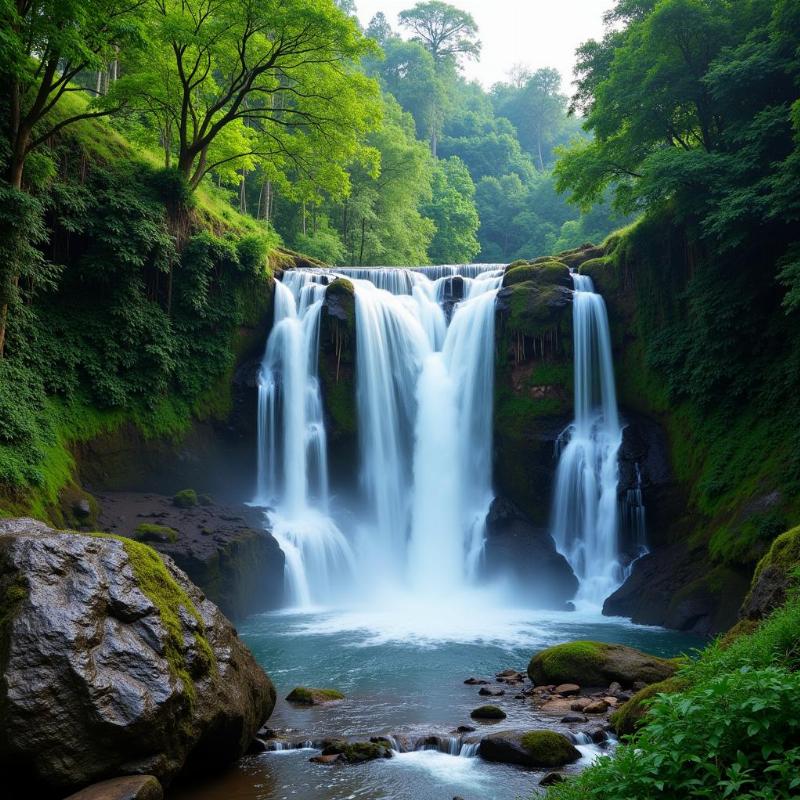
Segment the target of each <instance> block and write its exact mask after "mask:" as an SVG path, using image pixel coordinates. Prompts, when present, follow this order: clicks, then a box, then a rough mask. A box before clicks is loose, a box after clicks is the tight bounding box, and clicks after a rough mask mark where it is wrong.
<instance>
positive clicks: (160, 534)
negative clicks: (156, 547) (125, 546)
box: [133, 522, 178, 544]
mask: <svg viewBox="0 0 800 800" xmlns="http://www.w3.org/2000/svg"><path fill="white" fill-rule="evenodd" d="M133 535H134V537H135V538H137V539H138V540H139V541H140V542H161V543H166V542H170V543H173V544H174V543H175V542H177V541H178V531H176V530H175V528H170V527H169V526H167V525H157V524H155V523H153V522H143V523H141V525H137V526H136V528H135V529H134V531H133Z"/></svg>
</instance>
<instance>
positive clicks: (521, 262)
mask: <svg viewBox="0 0 800 800" xmlns="http://www.w3.org/2000/svg"><path fill="white" fill-rule="evenodd" d="M530 263H531V262H530V261H526V260H525V259H524V258H518V259H517V260H516V261H512V262H511V263H510V264H509V265H508V266H507V267H506V269H507V270H510V269H514V267H525V266H527V265H528V264H530Z"/></svg>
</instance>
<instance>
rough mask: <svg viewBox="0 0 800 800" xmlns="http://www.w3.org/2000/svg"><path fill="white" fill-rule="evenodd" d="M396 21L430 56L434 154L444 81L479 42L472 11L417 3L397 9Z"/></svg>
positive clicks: (431, 1)
mask: <svg viewBox="0 0 800 800" xmlns="http://www.w3.org/2000/svg"><path fill="white" fill-rule="evenodd" d="M399 19H400V24H401V25H403V27H405V28H408V29H410V30H411V31H412V33H413V36H412V40H413V41H415V42H418V43H419V44H421V45H422V46H423V47H424V48H425V49H426V50H427V51H428V52H429V53H430V54H431V57H432V58H433V63H434V66H435V70H436V77H437V81H436V84H435V85H434V86H433V87H432V89H433V91H432V92H431V95H430V108H431V112H430V117H431V126H430V143H431V153H432V154H433V157H434V158H436V155H437V148H438V140H439V132H440V131H441V127H442V121H443V120H442V117H443V114H442V106H443V105H444V102H445V96H446V85H447V84H448V83H452V79H453V77H454V75H453V74H452V73H453V72H454V70H455V68H457V67H458V65H459V64H460V62H461V60H462V58H478V57H479V56H480V52H481V43H480V41H479V40H478V38H477V36H478V26H477V24H476V23H475V20H474V19H473V17H472V15H471V14H469V13H467V12H466V11H462V10H461V9H459V8H456V7H455V6H451V5H449V4H448V3H443V2H441V0H428V2H423V3H417V4H416V5H415V6H414V8H411V9H408V10H406V11H401V12H400V15H399Z"/></svg>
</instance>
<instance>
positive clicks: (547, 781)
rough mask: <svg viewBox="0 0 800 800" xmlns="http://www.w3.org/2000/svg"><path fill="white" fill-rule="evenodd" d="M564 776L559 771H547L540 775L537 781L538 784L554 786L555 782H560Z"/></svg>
mask: <svg viewBox="0 0 800 800" xmlns="http://www.w3.org/2000/svg"><path fill="white" fill-rule="evenodd" d="M564 780H566V778H564V776H563V775H562V774H561V773H560V772H548V773H547V774H546V775H544V776H542V779H541V780H540V781H539V786H554V785H555V784H557V783H562V782H563V781H564Z"/></svg>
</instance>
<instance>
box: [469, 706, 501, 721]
mask: <svg viewBox="0 0 800 800" xmlns="http://www.w3.org/2000/svg"><path fill="white" fill-rule="evenodd" d="M470 716H471V717H472V719H481V720H497V719H505V718H506V712H505V711H503V709H502V708H498V707H497V706H479V707H478V708H476V709H475V710H474V711H472V712H471V713H470Z"/></svg>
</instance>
